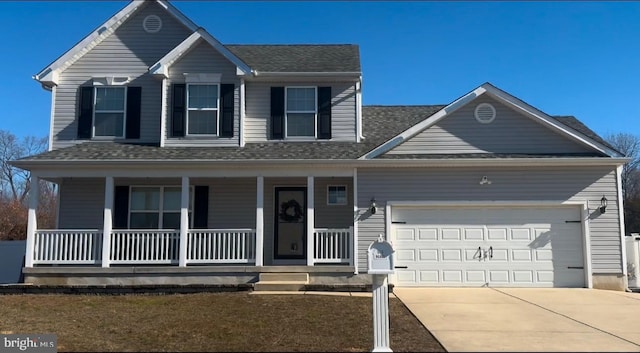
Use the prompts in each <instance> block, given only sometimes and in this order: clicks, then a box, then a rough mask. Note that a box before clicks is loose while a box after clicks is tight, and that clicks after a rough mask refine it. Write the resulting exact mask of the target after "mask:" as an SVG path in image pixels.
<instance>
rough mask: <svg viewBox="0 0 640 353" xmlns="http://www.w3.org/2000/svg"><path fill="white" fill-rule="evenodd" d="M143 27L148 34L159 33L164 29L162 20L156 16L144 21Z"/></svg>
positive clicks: (150, 16)
mask: <svg viewBox="0 0 640 353" xmlns="http://www.w3.org/2000/svg"><path fill="white" fill-rule="evenodd" d="M142 27H143V28H144V30H145V31H146V32H147V33H158V32H160V29H161V28H162V20H161V19H160V17H158V16H156V15H149V16H147V17H145V18H144V20H143V21H142Z"/></svg>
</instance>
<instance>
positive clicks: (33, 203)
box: [24, 173, 40, 267]
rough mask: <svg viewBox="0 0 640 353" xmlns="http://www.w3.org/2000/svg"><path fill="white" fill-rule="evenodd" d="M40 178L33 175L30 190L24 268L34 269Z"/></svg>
mask: <svg viewBox="0 0 640 353" xmlns="http://www.w3.org/2000/svg"><path fill="white" fill-rule="evenodd" d="M39 180H40V178H39V176H38V175H37V174H34V173H31V190H29V211H28V212H27V244H26V248H25V258H24V259H25V260H24V267H33V255H34V250H35V237H36V231H37V230H38V217H37V214H36V211H37V209H38V199H39V195H38V193H39V192H40V182H39Z"/></svg>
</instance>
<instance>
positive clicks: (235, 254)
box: [27, 227, 353, 267]
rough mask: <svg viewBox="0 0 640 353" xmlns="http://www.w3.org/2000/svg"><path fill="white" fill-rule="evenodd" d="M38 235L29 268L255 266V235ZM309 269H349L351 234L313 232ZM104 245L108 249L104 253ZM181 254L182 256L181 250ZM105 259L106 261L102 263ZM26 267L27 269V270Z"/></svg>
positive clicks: (150, 232) (218, 232) (234, 231)
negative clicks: (347, 267)
mask: <svg viewBox="0 0 640 353" xmlns="http://www.w3.org/2000/svg"><path fill="white" fill-rule="evenodd" d="M106 238H107V239H105V236H104V233H103V231H101V230H97V229H93V230H68V229H66V230H38V231H36V232H35V234H34V241H33V252H32V253H31V256H32V261H31V263H32V265H36V266H37V265H85V266H86V265H95V266H102V267H109V266H112V265H172V266H180V265H181V264H184V265H183V266H182V267H184V266H189V265H229V264H238V265H240V264H243V265H251V266H259V265H257V264H256V253H258V252H262V249H260V248H257V247H256V244H257V243H256V230H255V229H189V230H187V236H186V238H185V239H183V238H181V237H180V231H178V230H155V229H148V230H140V229H136V230H114V231H111V232H110V233H109V235H108V237H106ZM310 242H311V243H312V247H311V250H312V252H311V255H310V256H309V258H308V261H307V263H308V265H309V266H314V265H323V264H324V265H327V264H338V265H349V266H353V228H352V227H350V228H347V229H328V228H316V229H314V230H313V233H312V236H311V239H310ZM104 244H108V246H107V247H105V246H104ZM182 248H184V251H181V249H182ZM104 259H106V261H104ZM27 267H29V266H27Z"/></svg>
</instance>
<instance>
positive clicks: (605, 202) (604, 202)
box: [600, 195, 609, 213]
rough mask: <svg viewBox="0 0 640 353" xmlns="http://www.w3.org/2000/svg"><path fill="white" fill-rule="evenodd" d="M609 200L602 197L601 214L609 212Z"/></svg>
mask: <svg viewBox="0 0 640 353" xmlns="http://www.w3.org/2000/svg"><path fill="white" fill-rule="evenodd" d="M608 201H609V200H607V198H606V197H605V196H604V195H602V198H601V199H600V213H604V212H605V211H606V210H607V204H608Z"/></svg>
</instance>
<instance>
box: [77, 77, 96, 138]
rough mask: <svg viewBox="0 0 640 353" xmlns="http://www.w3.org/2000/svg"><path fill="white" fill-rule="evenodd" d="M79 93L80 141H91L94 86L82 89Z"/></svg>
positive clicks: (79, 89)
mask: <svg viewBox="0 0 640 353" xmlns="http://www.w3.org/2000/svg"><path fill="white" fill-rule="evenodd" d="M78 91H79V94H78V112H79V113H78V139H90V138H91V126H92V125H93V86H90V87H80V88H78Z"/></svg>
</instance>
